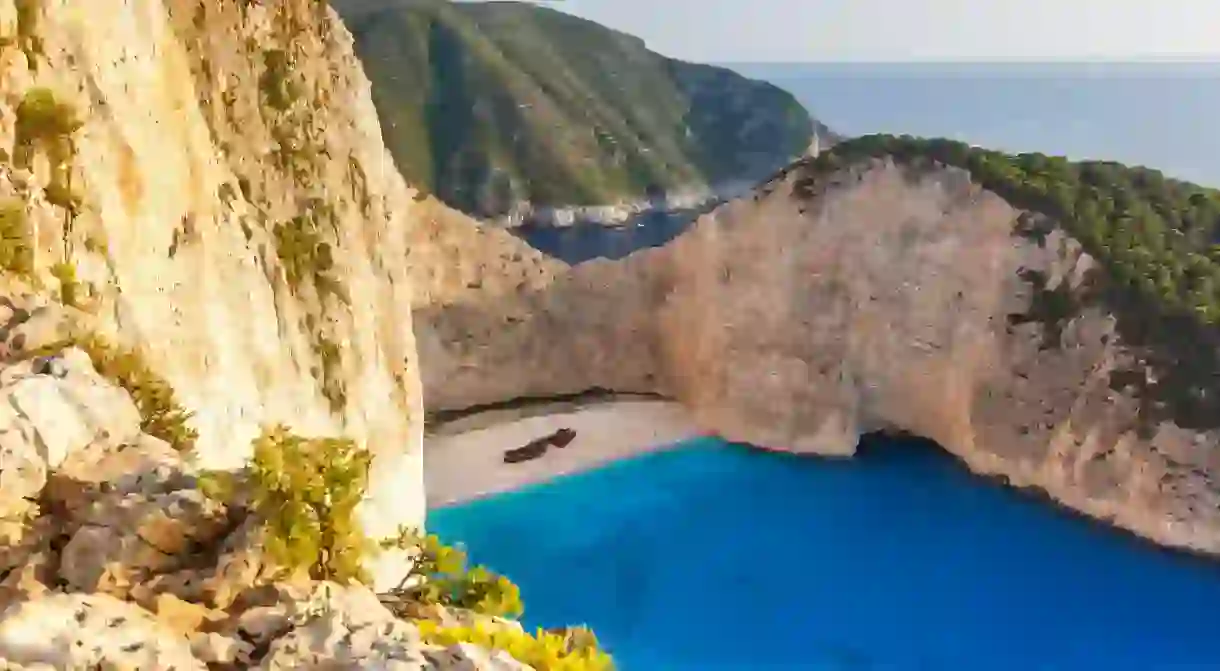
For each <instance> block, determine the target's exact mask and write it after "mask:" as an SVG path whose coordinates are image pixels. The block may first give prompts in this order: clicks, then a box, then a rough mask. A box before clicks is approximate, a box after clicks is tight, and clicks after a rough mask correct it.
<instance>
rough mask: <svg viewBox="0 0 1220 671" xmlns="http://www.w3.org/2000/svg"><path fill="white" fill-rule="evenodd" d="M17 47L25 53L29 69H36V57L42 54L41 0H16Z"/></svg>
mask: <svg viewBox="0 0 1220 671" xmlns="http://www.w3.org/2000/svg"><path fill="white" fill-rule="evenodd" d="M15 4H16V6H17V45H18V46H19V47H20V48H21V50H22V51H24V52H25V55H26V60H28V61H29V63H30V67H31V69H37V65H36V64H37V62H38V60H37V59H38V57H39V56H41V55H42V53H43V45H42V37H40V36H39V34H38V32H39V26H40V24H41V18H42V0H16V3H15Z"/></svg>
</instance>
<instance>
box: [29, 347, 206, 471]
mask: <svg viewBox="0 0 1220 671" xmlns="http://www.w3.org/2000/svg"><path fill="white" fill-rule="evenodd" d="M67 347H76V348H79V349H80V350H81V351H83V352H85V354H88V355H89V359H90V361H92V362H93V367H94V369H96V370H97V372H98V374H100V375H101V376H102V377H105V378H106V379H108V380H110V381H112V382H114V383H115V384H117V385H118V386H120V387H122V388H123V389H125V390H126V391H127V393H129V394H131V400H132V401H133V402H134V403H135V405H136V409H138V410H139V412H140V430H141V431H143V432H144V433H147V434H148V435H150V436H154V437H156V438H160V439H161V440H164V441H165V442H167V443H169V444H170V445H171V446H172V447H173V448H174V449H176V450H177V451H178V452H180V453H182V454H184V455H189V454H191V453H192V452H193V450H194V449H195V441H196V440H198V438H199V433H198V432H197V431H195V430H194V429H192V428H191V427H190V426H189V425H188V424H187V421H188V420H189V419H190V418H191V415H192V414H193V413H190V412H187V411H186V409H184V408H183V407H182V405H181V404H180V403H179V402H178V399H177V398H176V396H175V394H174V388H173V386H172V385H170V383H169V381H168V380H166V379H165V378H163V377H161V376H160V375H158V374H157V373H156V372H155V371H153V369H152V368H151V367H149V365H148V363H147V362H146V361H145V360H144V357H143V356H142V355H141V354H140V352H139V351H138V350H134V349H127V348H124V347H119V346H117V345H114V344H112V343H110V342H109V341H107V340H106V339H105V338H103V337H102V336H100V335H98V334H96V333H88V334H84V335H73V336H71V337H69V338H66V339H64V340H61V341H59V342H56V343H54V344H52V345H49V346H46V347H43V348H40V349H39V350H38V351H35V352H32V354H34V355H38V354H47V353H50V352H54V351H60V350H63V349H64V348H67Z"/></svg>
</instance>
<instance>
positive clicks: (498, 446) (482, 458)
mask: <svg viewBox="0 0 1220 671" xmlns="http://www.w3.org/2000/svg"><path fill="white" fill-rule="evenodd" d="M470 419H471V420H476V421H474V422H470V421H468V420H467V421H464V422H463V423H466V424H472V423H473V424H479V422H478V421H477V418H470ZM484 419H489V420H490V419H491V417H490V416H489V417H485V418H484ZM483 423H489V422H483ZM454 428H455V429H456V430H455V431H446V432H444V434H442V435H432V436H428V437H426V438H425V439H424V450H425V454H426V457H425V459H424V478H425V483H426V490H427V497H428V505H429V506H440V505H446V504H451V503H460V502H462V501H468V500H471V499H474V498H478V497H481V496H487V495H490V494H497V493H503V492H507V491H511V490H513V489H517V488H519V487H523V486H525V485H529V484H534V483H538V482H544V481H546V480H549V479H551V478H554V477H556V476H560V475H566V474H570V473H576V472H579V471H583V470H587V469H590V468H594V467H597V466H600V465H604V464H606V463H609V462H611V461H613V460H616V459H622V458H624V457H629V456H633V455H637V454H642V453H645V452H650V451H653V450H657V449H663V448H665V447H668V446H671V445H673V444H674V443H677V442H680V441H683V440H686V439H689V438H694V437H697V436H700V435H703V432H701V431H700V430H699V429H698V427H696V425H695V423H694V422H693V421H692V420H691V418H690V416H689V415H688V414H687V412H686V410H685V409H683V408H682V406H681V405H679V404H677V403H672V402H668V401H654V400H647V401H636V400H632V401H612V402H606V403H598V404H595V405H590V406H587V407H579V408H575V409H571V410H560V411H557V412H549V413H545V414H540V415H536V416H532V417H509V418H508V419H507V420H503V421H498V422H495V421H491V422H490V425H489V426H482V427H481V428H469V429H464V430H463V429H460V428H458V427H457V424H456V423H455V425H454ZM563 428H569V429H572V430H574V431H575V432H576V438H575V439H574V440H573V441H572V442H571V444H569V445H568V446H566V447H564V448H562V449H561V448H555V447H552V448H550V449H548V450H547V451H546V453H545V454H544V455H543V456H541V457H540V458H538V459H534V460H530V461H525V462H521V463H516V464H506V463H504V459H503V457H504V451H505V450H509V449H513V448H517V447H521V446H523V445H525V444H526V443H528V442H530V441H532V440H534V439H537V438H541V437H543V436H546V435H549V434H552V433H554V432H556V431H558V430H559V429H563Z"/></svg>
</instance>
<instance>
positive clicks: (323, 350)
mask: <svg viewBox="0 0 1220 671" xmlns="http://www.w3.org/2000/svg"><path fill="white" fill-rule="evenodd" d="M310 342H311V343H312V345H313V348H314V353H315V354H317V356H318V358H319V359H321V361H322V365H321V368H320V370H318V371H317V373H316V374H315V379H317V380H318V382H319V383H321V385H322V395H323V396H325V397H326V400H327V402H328V403H329V404H330V410H331V412H335V413H337V412H339V411H341V410H342V409H343V406H345V405H347V388H346V386H345V385H344V383H343V377H342V365H343V362H342V351H341V350H340V349H339V346H338V345H337V344H335V342H334V341H333V340H331V339H330V338H327V337H326V336H325V335H323V334H322V333H321V332H320V331H317V330H313V331H311V332H310Z"/></svg>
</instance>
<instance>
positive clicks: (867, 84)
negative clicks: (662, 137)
mask: <svg viewBox="0 0 1220 671" xmlns="http://www.w3.org/2000/svg"><path fill="white" fill-rule="evenodd" d="M728 67H731V68H733V69H735V70H737V71H738V72H741V73H742V74H744V75H747V76H750V77H756V78H759V79H766V80H768V81H770V82H772V83H774V84H776V85H778V86H780V87H782V88H784V89H787V90H788V91H790V92H791V93H792V94H793V95H795V96H796V97H797V98H798V99H799V100H800V101H801V103H802V104H803V105H805V107H806V108H807V109H809V110H810V112H811V113H812V114H813V115H814V116H815V117H817V118H818V119H820V120H821V121H823V122H824V123H826V124H827V125H829V126H830V127H831V128H832V129H834V130H836V131H837V132H839V133H842V134H845V135H863V134H867V133H910V134H912V135H922V136H930V137H949V138H954V139H958V140H962V141H965V142H970V143H973V144H978V145H983V146H987V147H993V148H996V149H1005V150H1008V151H1037V152H1042V153H1046V154H1060V155H1066V156H1069V157H1072V158H1078V159H1079V158H1096V159H1109V160H1115V161H1122V162H1124V163H1135V164H1143V165H1146V166H1149V167H1152V168H1159V169H1161V170H1163V171H1164V172H1166V173H1167V174H1169V175H1171V176H1175V177H1179V178H1182V179H1189V180H1192V181H1196V182H1199V183H1200V184H1205V185H1208V186H1215V187H1220V129H1218V125H1217V124H1218V118H1220V117H1218V116H1217V111H1220V63H1210V64H1208V63H1198V64H1170V63H1165V64H1151V63H1143V64H1137V63H1112V64H1081V63H1059V64H1022V65H1008V64H1003V65H998V64H957V65H950V64H914V65H912V64H838V65H804V64H756V65H743V64H736V65H729V66H728Z"/></svg>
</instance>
